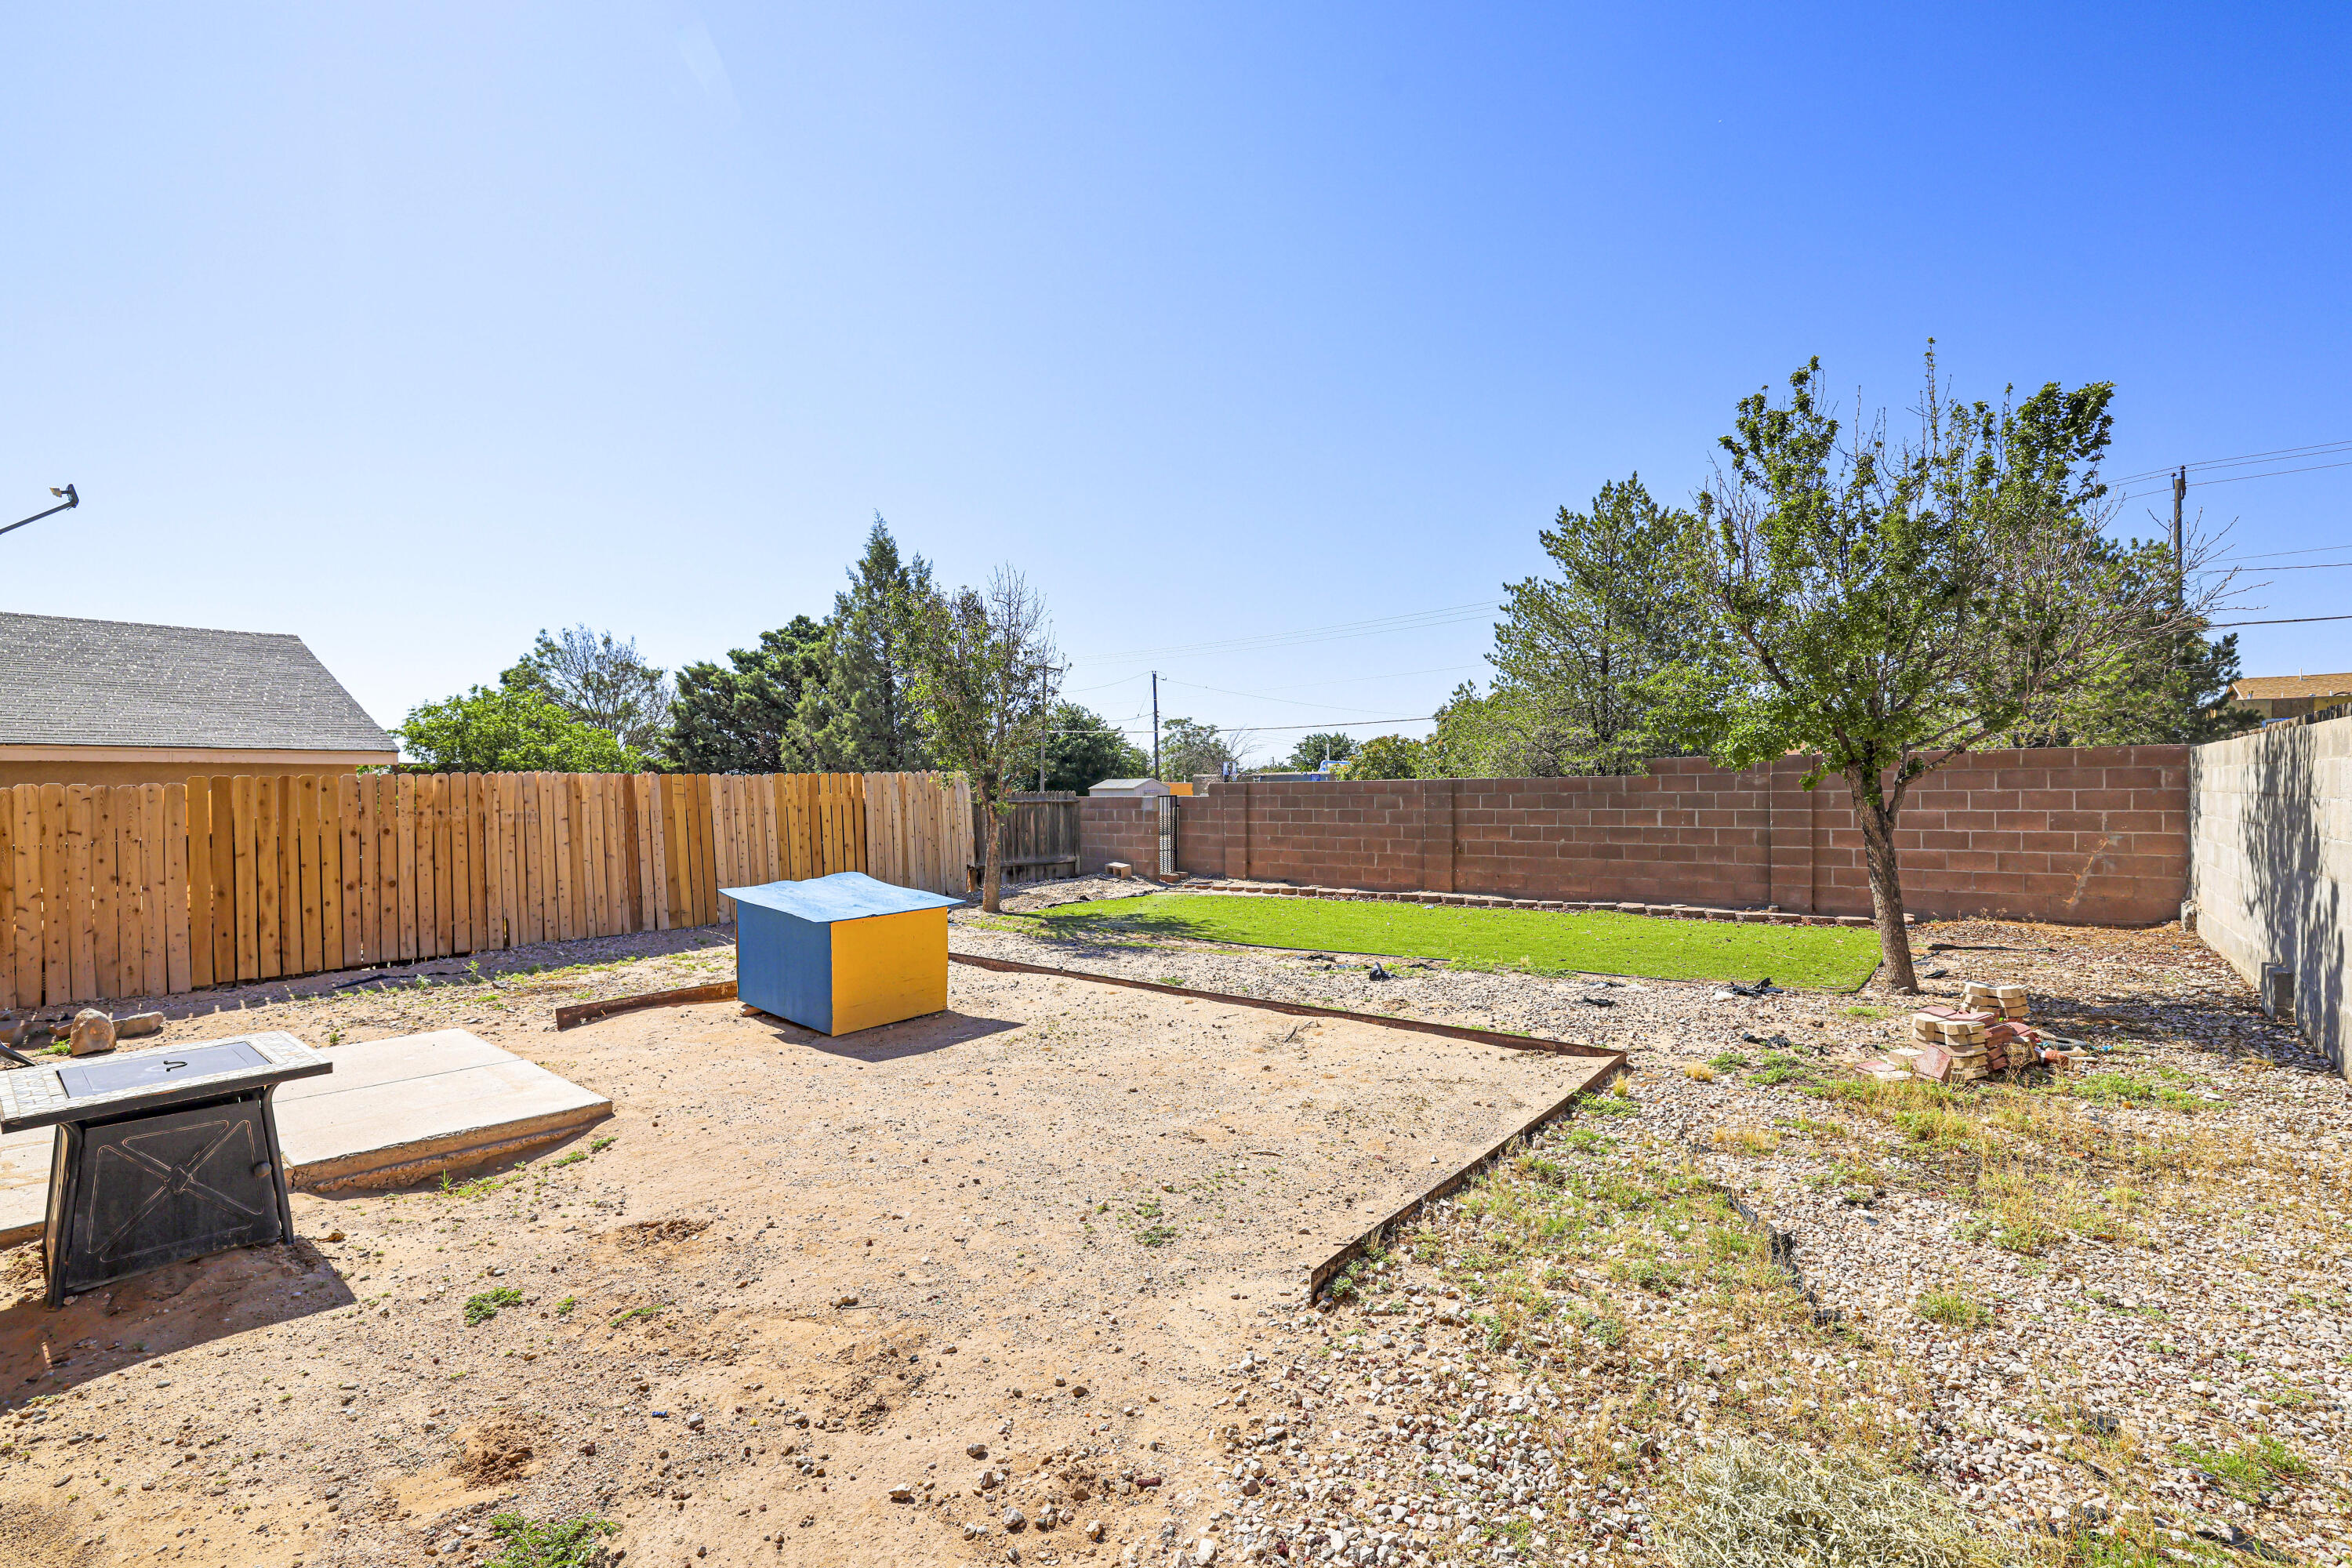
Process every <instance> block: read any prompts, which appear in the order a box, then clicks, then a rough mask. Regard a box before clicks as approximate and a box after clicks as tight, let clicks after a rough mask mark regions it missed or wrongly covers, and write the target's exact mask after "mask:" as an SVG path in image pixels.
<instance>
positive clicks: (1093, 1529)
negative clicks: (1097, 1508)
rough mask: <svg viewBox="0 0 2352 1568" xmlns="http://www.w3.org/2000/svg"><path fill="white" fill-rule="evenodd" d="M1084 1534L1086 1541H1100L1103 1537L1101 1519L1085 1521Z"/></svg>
mask: <svg viewBox="0 0 2352 1568" xmlns="http://www.w3.org/2000/svg"><path fill="white" fill-rule="evenodd" d="M1086 1534H1087V1540H1088V1541H1100V1540H1101V1539H1102V1538H1103V1521H1101V1520H1098V1519H1090V1520H1088V1521H1087V1531H1086Z"/></svg>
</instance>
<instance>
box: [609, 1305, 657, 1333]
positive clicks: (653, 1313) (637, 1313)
mask: <svg viewBox="0 0 2352 1568" xmlns="http://www.w3.org/2000/svg"><path fill="white" fill-rule="evenodd" d="M660 1315H661V1309H660V1308H659V1307H632V1308H630V1309H629V1310H627V1311H625V1312H624V1313H622V1314H621V1315H620V1316H619V1317H617V1318H614V1320H613V1321H611V1322H609V1323H606V1324H605V1325H604V1326H605V1327H606V1328H608V1329H617V1328H619V1327H620V1326H621V1325H622V1324H623V1323H634V1322H635V1321H637V1320H638V1319H640V1318H657V1317H659V1316H660Z"/></svg>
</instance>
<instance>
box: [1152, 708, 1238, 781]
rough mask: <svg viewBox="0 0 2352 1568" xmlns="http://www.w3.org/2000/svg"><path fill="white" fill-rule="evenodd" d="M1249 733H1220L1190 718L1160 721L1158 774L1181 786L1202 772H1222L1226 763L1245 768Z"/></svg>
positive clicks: (1232, 731) (1215, 728) (1231, 731)
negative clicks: (1245, 753)
mask: <svg viewBox="0 0 2352 1568" xmlns="http://www.w3.org/2000/svg"><path fill="white" fill-rule="evenodd" d="M1248 745H1249V731H1246V730H1220V729H1218V728H1217V727H1216V726H1215V725H1214V724H1203V723H1201V722H1199V721H1197V720H1192V719H1163V720H1161V721H1160V774H1159V776H1160V777H1161V778H1163V779H1174V780H1176V781H1177V782H1178V783H1180V784H1181V783H1182V782H1184V781H1185V780H1187V779H1190V778H1193V777H1196V776H1197V775H1199V774H1202V773H1223V772H1224V768H1225V764H1226V763H1233V764H1234V766H1235V767H1236V768H1238V767H1241V766H1243V765H1244V762H1245V758H1244V752H1246V751H1247V750H1248Z"/></svg>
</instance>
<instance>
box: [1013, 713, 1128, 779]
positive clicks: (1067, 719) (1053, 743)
mask: <svg viewBox="0 0 2352 1568" xmlns="http://www.w3.org/2000/svg"><path fill="white" fill-rule="evenodd" d="M1032 765H1033V766H1034V763H1033V764H1032ZM1150 771H1151V759H1150V757H1148V756H1146V755H1144V753H1143V751H1142V749H1141V748H1140V747H1139V746H1137V745H1136V744H1135V743H1134V742H1131V741H1129V739H1128V738H1127V737H1126V736H1125V735H1123V734H1121V733H1120V732H1119V731H1117V730H1114V729H1112V728H1111V727H1110V725H1109V724H1108V722H1107V721H1105V720H1104V719H1103V717H1102V715H1101V714H1099V713H1097V712H1095V711H1093V710H1091V709H1087V708H1081V707H1079V706H1078V705H1077V704H1076V703H1075V702H1061V703H1056V704H1055V708H1054V713H1053V719H1052V723H1051V727H1050V728H1049V729H1048V731H1046V735H1045V788H1047V789H1066V790H1073V791H1078V792H1084V791H1086V790H1089V789H1092V788H1093V787H1094V786H1095V785H1097V784H1100V783H1102V782H1103V780H1105V779H1133V778H1141V777H1142V776H1143V775H1144V774H1146V773H1150ZM1028 776H1029V777H1030V778H1031V779H1032V780H1034V778H1035V777H1036V774H1035V773H1030V774H1029V775H1028Z"/></svg>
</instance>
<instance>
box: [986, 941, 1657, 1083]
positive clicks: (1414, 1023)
mask: <svg viewBox="0 0 2352 1568" xmlns="http://www.w3.org/2000/svg"><path fill="white" fill-rule="evenodd" d="M948 959H949V962H950V963H969V964H971V965H972V966H973V967H974V968H978V969H996V970H1003V971H1004V972H1005V973H1011V974H1050V975H1052V976H1054V977H1055V979H1057V980H1085V981H1089V982H1091V983H1093V984H1097V985H1123V986H1125V987H1127V988H1128V989H1129V990H1130V991H1156V992H1158V993H1159V994H1161V995H1162V996H1183V997H1188V998H1190V999H1192V1000H1193V1001H1196V1002H1218V1003H1222V1004H1223V1005H1226V1006H1229V1007H1259V1008H1263V1009H1265V1011H1266V1012H1269V1013H1287V1014H1289V1015H1291V1016H1293V1017H1300V1018H1339V1019H1342V1020H1344V1021H1345V1022H1348V1023H1350V1024H1371V1025H1375V1026H1379V1027H1381V1028H1383V1029H1405V1030H1410V1031H1411V1032H1412V1033H1413V1034H1416V1035H1435V1036H1438V1037H1440V1038H1443V1039H1448V1040H1470V1041H1473V1042H1475V1043H1476V1044H1478V1045H1482V1046H1504V1047H1508V1048H1509V1049H1511V1050H1515V1051H1546V1052H1549V1053H1550V1054H1551V1055H1553V1056H1556V1057H1610V1058H1614V1059H1615V1060H1616V1062H1617V1064H1618V1065H1619V1066H1622V1065H1623V1064H1624V1060H1625V1053H1624V1052H1622V1051H1605V1050H1602V1049H1601V1047H1599V1046H1579V1045H1572V1044H1570V1042H1569V1041H1566V1040H1546V1039H1538V1037H1535V1036H1533V1035H1506V1034H1504V1033H1502V1032H1501V1031H1499V1030H1496V1029H1470V1028H1464V1027H1463V1026H1460V1025H1456V1024H1432V1023H1429V1022H1427V1021H1425V1020H1423V1019H1420V1018H1394V1017H1384V1016H1381V1015H1380V1014H1378V1013H1349V1012H1344V1011H1342V1010H1341V1009H1339V1008H1338V1007H1310V1006H1308V1005H1307V1004H1306V1003H1304V1002H1276V1001H1275V1000H1273V999H1272V998H1270V997H1265V996H1233V995H1228V994H1226V993H1224V992H1222V991H1194V990H1192V989H1191V988H1189V987H1187V986H1182V985H1161V984H1158V983H1157V982H1156V981H1150V980H1129V979H1128V978H1126V977H1125V976H1124V975H1118V974H1096V973H1092V972H1090V971H1088V970H1084V969H1055V968H1054V967H1052V966H1051V965H1049V964H1044V963H1019V962H1018V961H1016V960H1013V959H1010V958H982V957H980V956H978V955H977V954H974V953H969V952H950V953H949V954H948Z"/></svg>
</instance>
